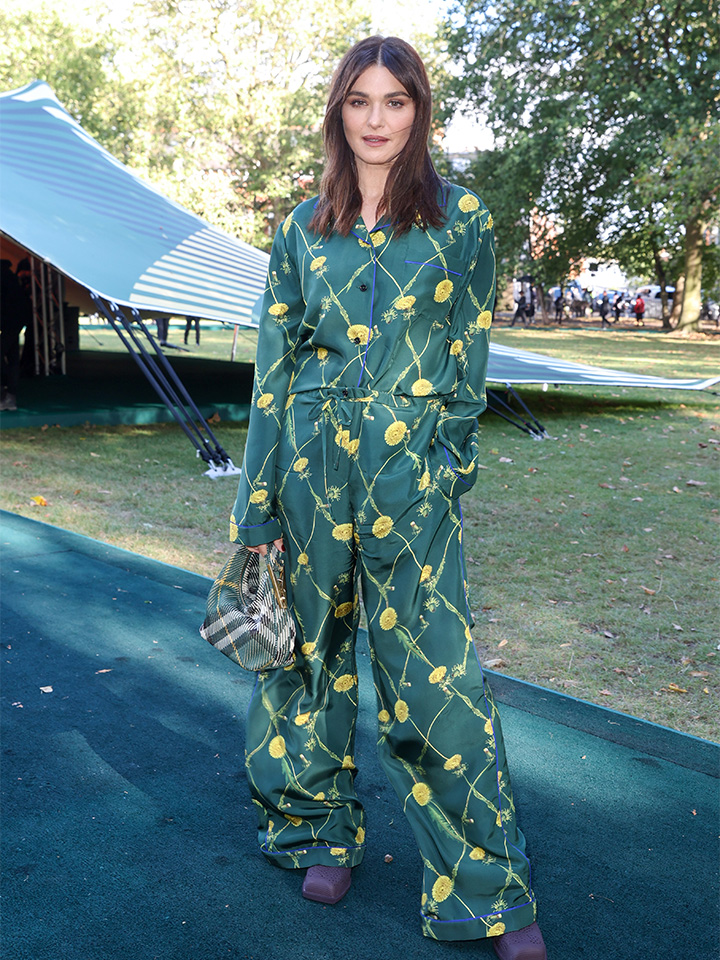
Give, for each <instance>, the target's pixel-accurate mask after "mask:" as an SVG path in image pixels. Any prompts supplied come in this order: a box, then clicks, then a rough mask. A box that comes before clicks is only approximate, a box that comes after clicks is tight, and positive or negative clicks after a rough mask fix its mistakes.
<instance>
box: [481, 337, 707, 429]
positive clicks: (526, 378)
mask: <svg viewBox="0 0 720 960" xmlns="http://www.w3.org/2000/svg"><path fill="white" fill-rule="evenodd" d="M487 380H488V383H489V384H504V385H505V389H506V390H507V392H508V393H509V394H511V395H512V396H513V397H514V398H515V400H516V401H517V402H518V404H519V405H520V406H521V407H522V409H523V410H524V413H525V415H523V414H519V413H518V412H517V411H516V410H514V409H513V408H512V407H510V405H509V404H508V403H507V402H506V401H505V400H504V399H503V397H502V396H501V394H500V393H499V392H498V390H497V389H490V388H489V389H488V391H487V393H488V409H489V410H491V411H492V412H493V413H496V414H498V415H499V416H501V417H504V418H505V419H506V420H508V421H509V422H511V423H512V424H514V426H516V427H518V428H519V429H520V430H523V431H524V432H525V433H527V434H529V435H530V436H531V437H532V438H533V439H534V440H543V439H545V438H546V437H547V436H548V433H547V431H546V430H545V428H544V427H543V425H542V424H541V423H540V422H539V421H538V420H537V419H536V418H535V417H534V416H533V414H532V413H531V412H530V410H529V409H528V407H527V406H526V405H525V403H523V401H522V399H521V397H520V396H519V395H518V393H517V392H516V390H515V387H516V386H518V385H521V384H541V385H542V386H547V385H548V384H553V385H554V386H560V385H565V386H595V387H599V386H605V387H646V388H649V389H653V390H707V389H709V388H710V387H712V386H714V385H715V384H717V383H720V376H717V377H709V378H706V379H704V380H681V379H673V378H669V377H653V376H650V375H648V374H642V373H628V372H627V371H623V370H611V369H609V368H607V367H593V366H590V365H589V364H586V363H574V362H573V361H571V360H559V359H557V358H556V357H548V356H546V355H545V354H542V353H531V352H530V351H528V350H518V349H516V348H515V347H505V346H503V345H502V344H498V343H491V344H490V357H489V360H488V372H487Z"/></svg>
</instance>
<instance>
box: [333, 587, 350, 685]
mask: <svg viewBox="0 0 720 960" xmlns="http://www.w3.org/2000/svg"><path fill="white" fill-rule="evenodd" d="M343 606H345V604H343ZM350 609H352V604H350ZM354 686H355V677H354V676H353V675H352V674H351V673H344V674H343V675H342V676H341V677H338V678H337V680H336V681H335V683H334V684H333V687H334V688H335V689H336V690H337V692H338V693H345V692H346V691H348V690H349V689H350V688H351V687H354Z"/></svg>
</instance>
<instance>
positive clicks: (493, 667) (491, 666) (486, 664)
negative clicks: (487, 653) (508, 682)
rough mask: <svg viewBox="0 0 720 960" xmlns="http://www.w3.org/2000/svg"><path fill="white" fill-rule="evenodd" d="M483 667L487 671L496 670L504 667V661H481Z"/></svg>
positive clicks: (494, 658) (493, 659) (495, 658)
mask: <svg viewBox="0 0 720 960" xmlns="http://www.w3.org/2000/svg"><path fill="white" fill-rule="evenodd" d="M483 666H484V667H487V668H488V670H497V669H499V668H500V667H504V666H505V661H504V660H503V659H502V658H501V657H493V658H492V659H491V660H483Z"/></svg>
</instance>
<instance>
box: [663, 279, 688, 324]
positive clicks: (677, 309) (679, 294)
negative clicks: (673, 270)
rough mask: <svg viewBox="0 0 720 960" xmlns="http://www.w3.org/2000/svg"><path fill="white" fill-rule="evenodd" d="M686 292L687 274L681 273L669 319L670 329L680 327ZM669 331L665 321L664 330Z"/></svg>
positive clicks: (676, 284)
mask: <svg viewBox="0 0 720 960" xmlns="http://www.w3.org/2000/svg"><path fill="white" fill-rule="evenodd" d="M684 292H685V274H684V273H681V274H680V276H679V277H678V278H677V281H676V283H675V296H674V298H673V308H672V312H671V313H670V317H669V318H668V327H669V328H670V329H674V328H675V327H676V326H677V325H678V320H679V319H680V314H681V312H682V302H683V293H684ZM665 329H667V328H666V326H665V321H664V320H663V330H665Z"/></svg>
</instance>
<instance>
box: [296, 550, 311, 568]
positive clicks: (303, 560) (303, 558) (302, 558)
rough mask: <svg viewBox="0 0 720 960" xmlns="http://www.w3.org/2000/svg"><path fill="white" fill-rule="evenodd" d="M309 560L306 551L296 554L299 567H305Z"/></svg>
mask: <svg viewBox="0 0 720 960" xmlns="http://www.w3.org/2000/svg"><path fill="white" fill-rule="evenodd" d="M309 561H310V557H308V555H307V554H306V553H301V554H300V555H299V556H298V563H299V564H300V566H301V567H306V566H307V565H308V563H309Z"/></svg>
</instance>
